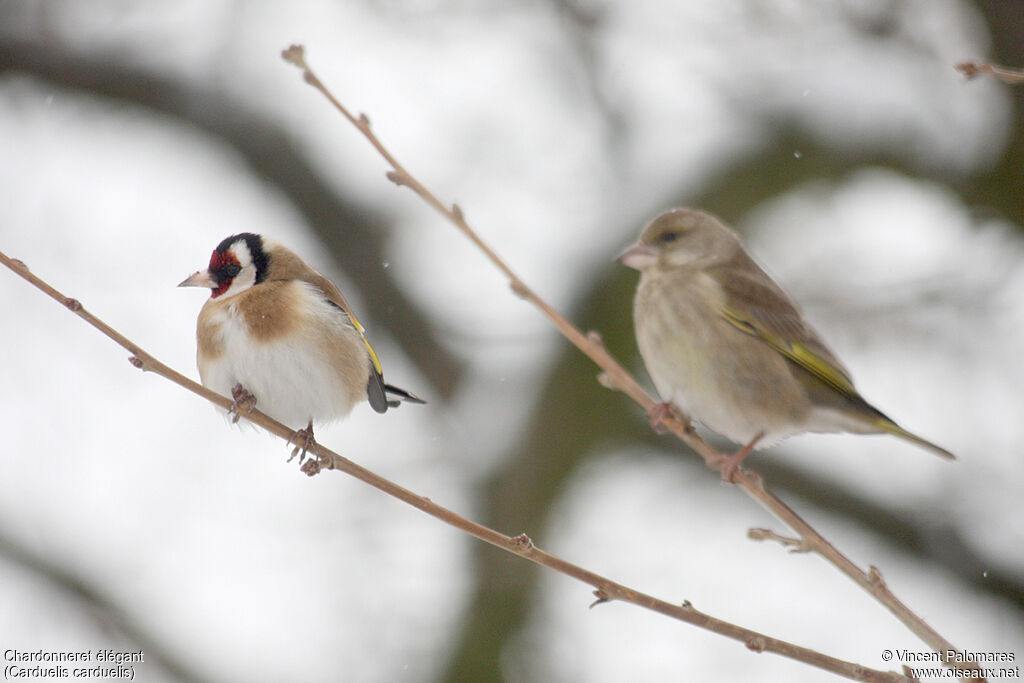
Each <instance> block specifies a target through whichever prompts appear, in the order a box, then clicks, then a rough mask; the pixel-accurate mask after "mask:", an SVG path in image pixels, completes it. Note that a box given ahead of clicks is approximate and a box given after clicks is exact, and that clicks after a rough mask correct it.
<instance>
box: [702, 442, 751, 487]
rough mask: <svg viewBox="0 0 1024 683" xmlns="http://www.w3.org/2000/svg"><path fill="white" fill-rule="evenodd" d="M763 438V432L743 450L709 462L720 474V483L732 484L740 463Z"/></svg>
mask: <svg viewBox="0 0 1024 683" xmlns="http://www.w3.org/2000/svg"><path fill="white" fill-rule="evenodd" d="M763 436H764V432H761V433H759V434H758V435H757V436H755V437H754V438H753V439H751V440H750V443H748V444H747V445H746V446H744V447H743V448H741V449H739V450H738V451H736V452H735V453H733V454H732V455H720V456H718V458H716V459H714V460H712V461H711V464H712V465H717V466H718V467H719V469H720V470H721V472H722V481H724V482H726V483H729V484H734V483H735V482H734V481H733V477H734V476H735V475H736V470H738V469H739V468H740V463H741V462H743V459H744V458H746V457H747V456H748V455H750V452H751V451H753V450H754V446H756V445H757V442H758V441H760V440H761V437H763Z"/></svg>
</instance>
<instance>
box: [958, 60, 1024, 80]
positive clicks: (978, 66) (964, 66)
mask: <svg viewBox="0 0 1024 683" xmlns="http://www.w3.org/2000/svg"><path fill="white" fill-rule="evenodd" d="M956 70H957V71H959V72H960V73H962V74H963V75H964V76H966V77H967V78H974V77H976V76H980V75H982V74H985V75H988V76H992V77H994V78H997V79H999V80H1000V81H1002V82H1003V83H1009V84H1010V85H1020V84H1021V83H1024V71H1021V70H1020V69H1011V68H1009V67H1005V66H999V65H998V64H991V63H989V62H960V63H959V64H957V65H956Z"/></svg>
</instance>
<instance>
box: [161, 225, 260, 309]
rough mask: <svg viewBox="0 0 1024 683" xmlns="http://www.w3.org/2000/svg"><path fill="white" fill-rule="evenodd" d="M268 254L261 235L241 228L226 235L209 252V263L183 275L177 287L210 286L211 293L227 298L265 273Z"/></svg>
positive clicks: (253, 283)
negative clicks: (236, 233)
mask: <svg viewBox="0 0 1024 683" xmlns="http://www.w3.org/2000/svg"><path fill="white" fill-rule="evenodd" d="M267 262H268V256H267V253H266V251H265V250H264V244H263V238H262V237H260V236H259V235H254V234H252V233H251V232H243V233H240V234H238V235H232V236H231V237H228V238H226V239H225V240H223V241H222V242H221V243H220V244H218V245H217V248H216V249H214V250H213V254H211V255H210V265H209V267H208V268H207V269H206V270H205V271H203V270H201V271H198V272H195V273H193V274H192V275H190V276H189V277H187V278H185V280H184V281H183V282H181V284H179V285H178V286H179V287H209V288H210V289H211V290H213V293H212V294H211V295H210V296H211V297H212V298H214V299H216V298H218V297H224V298H228V297H231V296H234V295H235V294H238V293H239V292H244V291H245V290H247V289H249V288H250V287H252V286H253V285H255V284H257V283H259V282H262V281H263V280H264V279H265V278H266V277H267Z"/></svg>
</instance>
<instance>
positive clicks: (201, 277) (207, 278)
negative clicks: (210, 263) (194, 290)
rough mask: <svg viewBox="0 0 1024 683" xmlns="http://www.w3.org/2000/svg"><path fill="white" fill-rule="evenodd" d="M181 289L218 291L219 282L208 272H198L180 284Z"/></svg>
mask: <svg viewBox="0 0 1024 683" xmlns="http://www.w3.org/2000/svg"><path fill="white" fill-rule="evenodd" d="M178 286H179V287H208V288H210V289H217V282H216V281H215V280H214V279H213V276H212V275H210V271H208V270H197V271H196V272H194V273H192V274H191V275H189V276H188V277H187V278H185V279H184V280H182V281H181V282H180V283H178Z"/></svg>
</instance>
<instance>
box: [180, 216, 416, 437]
mask: <svg viewBox="0 0 1024 683" xmlns="http://www.w3.org/2000/svg"><path fill="white" fill-rule="evenodd" d="M179 286H180V287H209V288H210V289H211V290H212V293H211V295H210V298H209V300H207V302H206V304H205V305H204V306H203V308H202V310H201V311H200V312H199V321H198V325H197V331H196V337H197V341H198V349H197V353H196V357H197V363H198V365H199V376H200V378H201V379H202V383H203V386H205V387H208V388H209V389H211V390H213V391H216V392H217V393H219V394H222V395H224V396H234V398H235V401H236V405H237V404H238V403H241V402H245V403H248V405H249V406H250V407H251V406H252V405H253V403H254V404H255V405H256V406H258V407H259V409H260V410H261V411H263V412H264V413H266V414H267V415H270V416H271V417H273V418H274V419H276V420H278V421H279V422H282V423H284V424H287V425H289V426H295V425H298V426H299V427H301V426H302V425H307V424H308V425H309V439H310V440H312V423H313V422H318V423H324V422H330V421H332V420H337V419H340V418H343V417H345V416H346V415H348V414H349V412H350V411H351V410H352V408H353V406H354V405H355V404H356V403H358V402H360V401H362V400H364V399H365V400H368V401H369V403H370V406H371V407H372V408H373V409H374V410H376V411H377V412H379V413H383V412H385V411H386V410H387V409H388V408H389V407H395V406H397V405H398V404H399V403H401V402H402V401H409V402H412V403H424V401H423V400H422V399H420V398H418V397H416V396H414V395H413V394H410V393H409V392H407V391H405V390H403V389H399V388H398V387H395V386H392V385H390V384H386V383H385V382H384V377H383V375H382V373H381V368H380V363H379V361H378V359H377V355H376V354H375V353H374V351H373V348H372V347H371V346H370V344H369V342H368V341H367V340H366V337H365V336H364V334H363V327H362V326H361V325H360V324H359V322H358V321H357V320H356V318H355V316H354V315H353V313H352V310H351V308H350V307H349V305H348V303H347V302H346V301H345V298H344V297H343V296H342V294H341V292H340V291H339V290H338V288H337V287H336V286H335V285H334V283H332V282H331V281H330V280H328V279H327V278H325V277H324V276H323V275H321V274H320V273H318V272H316V271H315V270H313V269H312V268H311V267H309V266H308V265H307V264H306V263H305V262H304V261H303V260H302V259H301V258H299V256H298V255H297V254H295V253H294V252H292V251H290V250H289V249H287V248H285V247H283V246H281V245H280V244H278V243H277V242H274V241H272V240H269V239H267V238H265V237H262V236H260V235H256V234H253V233H241V234H238V235H232V236H231V237H228V238H226V239H225V240H223V241H222V242H221V243H220V244H218V245H217V248H216V249H214V251H213V254H212V256H211V257H210V265H209V267H208V268H207V269H206V270H204V271H199V272H196V273H194V274H193V275H191V276H189V277H188V278H186V279H185V281H184V282H182V283H181V284H180V285H179Z"/></svg>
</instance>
